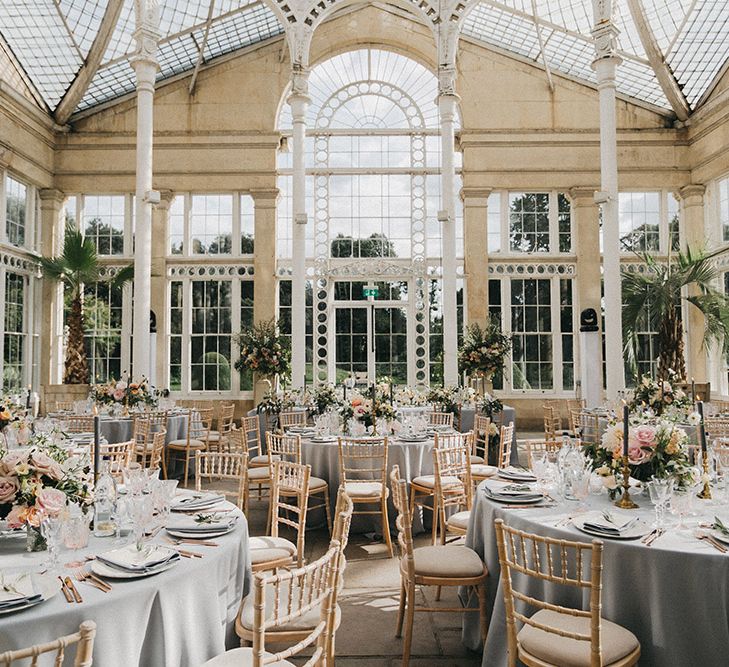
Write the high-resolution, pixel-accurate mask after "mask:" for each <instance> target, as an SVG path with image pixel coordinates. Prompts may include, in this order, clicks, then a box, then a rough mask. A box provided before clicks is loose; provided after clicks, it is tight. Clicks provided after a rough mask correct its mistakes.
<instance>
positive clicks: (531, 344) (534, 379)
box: [511, 280, 553, 389]
mask: <svg viewBox="0 0 729 667" xmlns="http://www.w3.org/2000/svg"><path fill="white" fill-rule="evenodd" d="M511 331H512V334H513V336H514V348H513V364H512V378H513V379H512V384H513V387H514V389H552V387H553V372H552V371H553V366H552V315H551V294H550V281H549V280H512V281H511Z"/></svg>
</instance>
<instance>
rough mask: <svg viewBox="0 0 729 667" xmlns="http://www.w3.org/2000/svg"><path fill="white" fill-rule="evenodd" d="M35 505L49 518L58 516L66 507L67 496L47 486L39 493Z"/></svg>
mask: <svg viewBox="0 0 729 667" xmlns="http://www.w3.org/2000/svg"><path fill="white" fill-rule="evenodd" d="M35 505H36V507H37V508H38V509H39V510H42V511H43V512H45V513H46V514H48V515H49V516H58V514H59V513H60V512H61V510H62V509H63V508H64V507H65V506H66V494H65V493H64V492H63V491H59V490H58V489H54V488H53V487H49V486H46V487H44V488H42V489H41V490H40V491H39V492H38V495H37V496H36V499H35Z"/></svg>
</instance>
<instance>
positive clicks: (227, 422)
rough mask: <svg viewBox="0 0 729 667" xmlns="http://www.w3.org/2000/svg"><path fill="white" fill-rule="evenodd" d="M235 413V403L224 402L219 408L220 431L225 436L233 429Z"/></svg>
mask: <svg viewBox="0 0 729 667" xmlns="http://www.w3.org/2000/svg"><path fill="white" fill-rule="evenodd" d="M234 414H235V404H233V403H223V404H222V405H220V407H219V408H218V432H219V433H220V435H222V436H225V435H227V434H228V433H230V432H231V430H232V429H233V415H234Z"/></svg>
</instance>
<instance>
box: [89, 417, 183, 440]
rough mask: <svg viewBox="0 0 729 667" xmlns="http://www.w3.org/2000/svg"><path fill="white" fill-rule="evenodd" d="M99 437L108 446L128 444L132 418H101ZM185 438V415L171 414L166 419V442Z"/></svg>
mask: <svg viewBox="0 0 729 667" xmlns="http://www.w3.org/2000/svg"><path fill="white" fill-rule="evenodd" d="M100 427H101V435H102V436H103V437H104V438H106V441H107V442H108V443H110V444H114V443H115V442H128V441H129V440H131V439H132V436H133V430H134V419H133V418H132V417H106V416H102V417H101V423H100ZM186 436H187V413H179V414H171V415H168V417H167V435H166V437H165V439H166V441H167V442H171V441H172V440H182V439H183V438H185V437H186Z"/></svg>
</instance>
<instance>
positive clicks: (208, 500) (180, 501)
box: [172, 493, 225, 510]
mask: <svg viewBox="0 0 729 667" xmlns="http://www.w3.org/2000/svg"><path fill="white" fill-rule="evenodd" d="M221 500H225V496H224V495H223V494H221V493H194V494H192V495H185V496H182V497H180V498H175V499H174V500H173V501H172V509H173V510H175V509H181V510H196V509H202V508H204V507H210V505H215V504H216V503H218V502H220V501H221Z"/></svg>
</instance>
